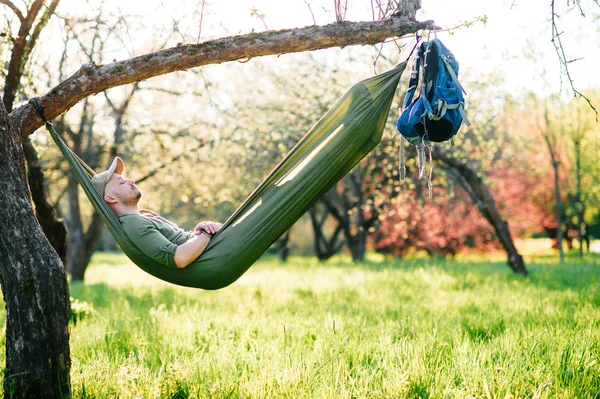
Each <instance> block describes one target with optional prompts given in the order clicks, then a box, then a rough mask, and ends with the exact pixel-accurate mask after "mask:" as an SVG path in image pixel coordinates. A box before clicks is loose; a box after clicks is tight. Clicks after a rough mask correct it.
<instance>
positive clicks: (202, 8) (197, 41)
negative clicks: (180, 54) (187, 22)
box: [196, 0, 206, 44]
mask: <svg viewBox="0 0 600 399" xmlns="http://www.w3.org/2000/svg"><path fill="white" fill-rule="evenodd" d="M205 3H206V0H202V6H201V8H200V25H199V26H198V40H196V44H198V43H200V33H202V18H203V17H204V4H205Z"/></svg>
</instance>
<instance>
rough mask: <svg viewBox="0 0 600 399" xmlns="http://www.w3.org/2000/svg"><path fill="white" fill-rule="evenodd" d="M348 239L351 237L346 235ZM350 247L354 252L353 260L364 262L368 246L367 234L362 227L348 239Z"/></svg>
mask: <svg viewBox="0 0 600 399" xmlns="http://www.w3.org/2000/svg"><path fill="white" fill-rule="evenodd" d="M346 239H349V238H348V237H346ZM348 248H350V252H351V253H352V260H353V261H354V262H363V261H364V260H365V252H366V248H367V234H366V233H365V231H364V230H363V229H362V228H359V230H358V231H357V232H356V234H355V235H354V236H352V238H351V239H349V241H348Z"/></svg>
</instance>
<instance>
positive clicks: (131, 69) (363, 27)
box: [11, 15, 432, 136]
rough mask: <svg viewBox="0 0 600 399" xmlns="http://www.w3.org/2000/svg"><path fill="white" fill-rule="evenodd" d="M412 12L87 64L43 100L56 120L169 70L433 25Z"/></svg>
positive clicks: (20, 117) (25, 111)
mask: <svg viewBox="0 0 600 399" xmlns="http://www.w3.org/2000/svg"><path fill="white" fill-rule="evenodd" d="M413 17H414V15H411V16H409V17H406V16H396V17H393V18H389V19H386V20H382V21H375V22H344V23H341V24H329V25H325V26H309V27H305V28H300V29H287V30H280V31H268V32H262V33H250V34H247V35H241V36H232V37H227V38H221V39H216V40H211V41H207V42H204V43H200V44H195V45H182V46H177V47H173V48H170V49H166V50H160V51H156V52H153V53H149V54H146V55H142V56H138V57H134V58H130V59H128V60H125V61H118V62H112V63H110V64H107V65H95V64H93V63H91V64H84V65H83V66H82V67H81V68H80V69H79V70H78V71H77V72H75V73H74V74H73V75H71V76H70V77H69V78H67V80H65V81H63V82H62V83H60V84H59V85H58V86H56V87H54V88H53V89H52V90H50V92H48V93H47V94H45V95H44V96H42V97H41V98H40V104H41V106H42V107H43V108H44V110H45V116H46V118H47V119H52V118H55V117H57V116H58V115H60V114H62V113H63V112H65V111H67V110H68V109H69V108H71V107H72V106H73V105H75V104H76V103H77V102H78V101H80V100H81V99H83V98H85V97H87V96H89V95H92V94H95V93H100V92H102V91H104V90H106V89H109V88H111V87H116V86H121V85H125V84H128V83H133V82H137V81H140V80H145V79H149V78H152V77H155V76H159V75H164V74H167V73H170V72H175V71H184V70H187V69H189V68H193V67H198V66H202V65H209V64H219V63H223V62H230V61H236V60H240V59H244V58H253V57H260V56H265V55H273V54H286V53H296V52H302V51H312V50H318V49H323V48H329V47H345V46H350V45H358V44H361V45H364V44H375V43H379V42H381V41H383V40H385V39H387V38H389V37H393V36H402V35H405V34H408V33H414V32H416V31H418V30H420V29H425V28H426V27H427V26H431V25H432V21H424V22H419V21H416V20H414V19H413ZM11 119H12V122H13V123H14V124H15V126H17V127H18V128H20V131H21V134H22V135H24V136H27V135H29V134H31V133H33V132H34V131H35V129H37V128H38V127H40V126H41V125H42V120H41V119H40V118H39V117H38V116H37V114H36V112H35V110H34V107H33V106H32V105H29V104H26V105H23V106H21V107H19V108H17V109H15V110H14V112H13V113H12V114H11Z"/></svg>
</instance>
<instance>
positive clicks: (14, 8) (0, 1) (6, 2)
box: [0, 0, 25, 23]
mask: <svg viewBox="0 0 600 399" xmlns="http://www.w3.org/2000/svg"><path fill="white" fill-rule="evenodd" d="M0 4H4V5H6V6H7V7H8V8H10V9H11V10H12V11H13V12H14V13H15V15H16V16H17V17H18V18H19V21H21V23H23V22H25V17H24V16H23V13H22V12H21V10H19V9H18V8H17V6H15V5H14V4H13V3H12V2H11V1H9V0H0Z"/></svg>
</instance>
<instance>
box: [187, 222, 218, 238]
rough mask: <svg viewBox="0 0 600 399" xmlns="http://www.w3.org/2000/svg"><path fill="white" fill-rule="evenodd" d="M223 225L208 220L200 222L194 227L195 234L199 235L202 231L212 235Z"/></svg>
mask: <svg viewBox="0 0 600 399" xmlns="http://www.w3.org/2000/svg"><path fill="white" fill-rule="evenodd" d="M222 227H223V223H217V222H208V221H207V222H200V223H198V224H197V225H196V228H195V229H194V234H195V235H197V236H198V235H200V234H202V232H205V233H208V235H209V236H212V235H213V234H215V233H216V232H217V231H219V230H221V228H222Z"/></svg>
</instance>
